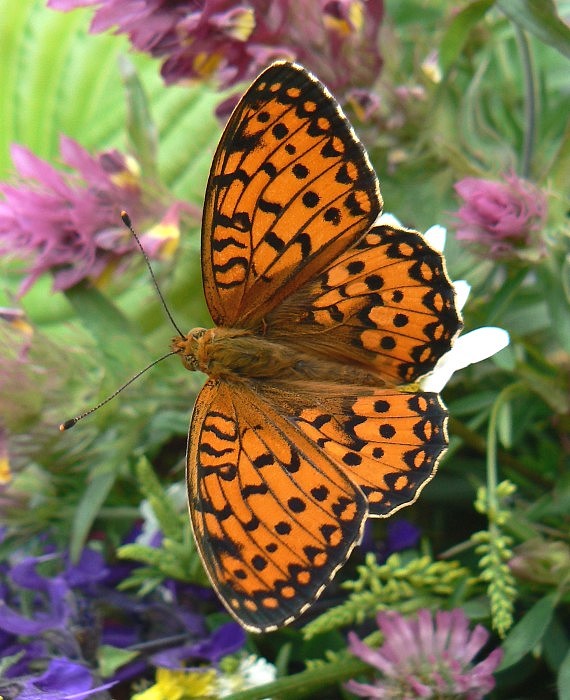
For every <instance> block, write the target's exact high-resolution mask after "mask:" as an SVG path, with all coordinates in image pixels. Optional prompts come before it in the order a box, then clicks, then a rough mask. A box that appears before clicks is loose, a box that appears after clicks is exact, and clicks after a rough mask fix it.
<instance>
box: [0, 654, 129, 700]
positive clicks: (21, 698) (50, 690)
mask: <svg viewBox="0 0 570 700" xmlns="http://www.w3.org/2000/svg"><path fill="white" fill-rule="evenodd" d="M3 685H4V683H3V682H2V681H1V680H0V692H2V691H3V687H2V686H3ZM6 685H7V686H8V691H12V690H14V691H16V692H17V695H7V696H5V697H16V698H17V700H41V698H45V699H46V700H69V698H73V700H83V698H88V697H90V696H92V695H95V694H97V693H100V692H101V691H103V690H106V689H107V688H111V687H112V686H113V685H115V682H114V681H113V682H111V683H106V684H105V685H96V684H95V680H94V678H93V673H92V672H91V671H90V670H89V669H88V668H86V667H85V666H83V665H82V664H79V663H75V662H73V661H69V660H67V659H52V660H51V661H50V663H49V666H48V667H47V669H46V670H45V671H44V673H42V674H41V675H40V676H30V677H28V678H25V679H20V680H18V681H9V682H8V683H6ZM4 692H6V691H4Z"/></svg>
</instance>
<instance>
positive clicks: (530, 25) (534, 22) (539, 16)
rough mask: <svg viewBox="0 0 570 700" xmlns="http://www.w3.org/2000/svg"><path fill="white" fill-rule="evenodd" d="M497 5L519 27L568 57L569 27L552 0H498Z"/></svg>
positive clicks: (569, 44)
mask: <svg viewBox="0 0 570 700" xmlns="http://www.w3.org/2000/svg"><path fill="white" fill-rule="evenodd" d="M497 7H499V8H500V9H501V10H502V11H503V12H504V13H505V14H506V15H507V17H508V18H509V19H510V20H511V21H512V22H514V23H515V24H518V25H519V27H521V28H522V29H525V30H526V31H528V32H530V33H531V34H534V36H535V37H536V38H537V39H540V41H542V42H544V43H545V44H548V45H549V46H552V47H553V48H555V49H556V50H557V51H560V53H561V54H562V55H563V56H566V57H567V58H570V28H569V27H567V26H566V24H564V22H563V21H562V20H561V19H560V17H559V16H558V14H557V12H556V5H555V3H554V2H552V0H498V2H497Z"/></svg>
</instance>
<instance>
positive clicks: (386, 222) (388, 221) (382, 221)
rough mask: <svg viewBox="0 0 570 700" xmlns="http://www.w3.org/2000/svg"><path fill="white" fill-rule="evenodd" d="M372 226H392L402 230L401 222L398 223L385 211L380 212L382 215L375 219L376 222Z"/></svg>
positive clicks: (392, 215)
mask: <svg viewBox="0 0 570 700" xmlns="http://www.w3.org/2000/svg"><path fill="white" fill-rule="evenodd" d="M374 226H394V227H395V228H404V227H403V226H402V222H401V221H399V220H398V219H397V218H396V217H395V216H394V214H390V213H389V212H387V211H385V212H382V214H380V216H379V217H377V219H376V221H375V222H374Z"/></svg>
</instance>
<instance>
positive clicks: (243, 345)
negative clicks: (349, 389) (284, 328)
mask: <svg viewBox="0 0 570 700" xmlns="http://www.w3.org/2000/svg"><path fill="white" fill-rule="evenodd" d="M171 348H172V350H173V351H174V352H175V353H177V354H179V355H180V357H181V359H182V363H183V365H184V366H185V367H186V369H188V370H190V371H200V372H204V374H207V375H209V376H210V377H212V378H214V379H224V380H228V381H239V380H240V379H242V380H243V379H260V380H263V379H264V380H269V379H271V380H273V381H274V382H286V381H314V382H335V383H339V382H340V383H342V384H358V385H361V386H385V382H384V381H383V380H382V379H381V378H380V377H379V376H378V375H377V374H375V373H371V372H369V371H367V370H366V369H363V368H359V367H357V366H353V365H348V364H345V363H340V362H335V361H331V360H327V359H325V358H320V357H318V356H311V355H307V354H305V353H302V352H296V351H295V350H294V349H293V348H292V347H291V346H290V345H284V344H281V343H279V342H275V341H273V340H268V339H267V338H264V337H263V336H261V335H259V334H257V333H255V332H254V331H251V330H245V329H242V328H222V327H216V328H210V329H206V328H194V329H193V330H191V331H190V332H189V333H188V334H187V335H186V337H182V336H178V337H176V338H174V339H173V340H172V343H171Z"/></svg>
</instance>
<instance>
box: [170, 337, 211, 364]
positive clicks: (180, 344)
mask: <svg viewBox="0 0 570 700" xmlns="http://www.w3.org/2000/svg"><path fill="white" fill-rule="evenodd" d="M206 333H207V329H206V328H193V329H192V330H191V331H190V332H189V333H188V334H187V335H186V336H182V335H178V336H176V337H175V338H173V339H172V342H171V343H170V348H171V350H172V351H173V352H175V353H176V354H177V355H180V359H181V360H182V364H183V365H184V367H186V369H188V370H190V371H191V372H197V371H198V370H200V371H205V368H204V366H203V362H202V363H201V362H200V355H201V354H203V353H201V352H200V350H201V347H202V346H203V342H201V341H202V339H203V338H204V336H205V335H206Z"/></svg>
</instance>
